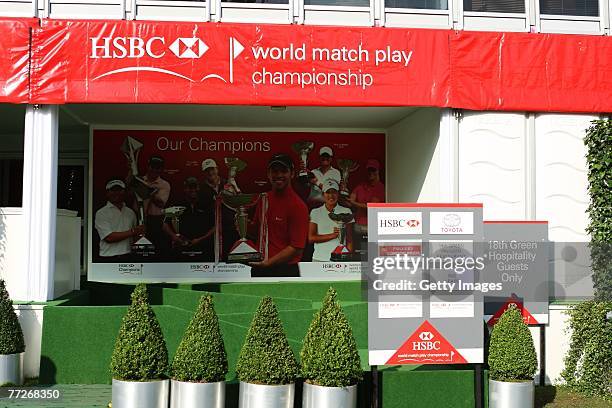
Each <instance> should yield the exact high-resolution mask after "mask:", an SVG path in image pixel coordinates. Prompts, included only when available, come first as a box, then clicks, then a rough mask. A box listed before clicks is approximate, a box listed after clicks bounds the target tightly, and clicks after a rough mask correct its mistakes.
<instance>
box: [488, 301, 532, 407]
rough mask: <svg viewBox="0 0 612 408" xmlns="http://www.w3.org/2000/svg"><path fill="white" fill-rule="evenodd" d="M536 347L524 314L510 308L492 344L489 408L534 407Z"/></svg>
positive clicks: (499, 325) (494, 334) (490, 346)
mask: <svg viewBox="0 0 612 408" xmlns="http://www.w3.org/2000/svg"><path fill="white" fill-rule="evenodd" d="M537 366H538V362H537V358H536V352H535V347H534V346H533V339H532V337H531V333H530V332H529V328H528V327H527V325H526V324H525V322H523V317H522V315H521V312H520V311H519V309H518V308H517V307H516V306H515V305H511V306H510V307H509V308H508V309H507V310H506V311H505V312H504V314H503V315H502V317H501V318H500V319H499V321H498V322H497V323H496V324H495V326H493V332H492V333H491V340H490V345H489V407H490V408H533V404H534V400H533V398H534V388H535V387H534V382H533V376H534V375H535V373H536V369H537Z"/></svg>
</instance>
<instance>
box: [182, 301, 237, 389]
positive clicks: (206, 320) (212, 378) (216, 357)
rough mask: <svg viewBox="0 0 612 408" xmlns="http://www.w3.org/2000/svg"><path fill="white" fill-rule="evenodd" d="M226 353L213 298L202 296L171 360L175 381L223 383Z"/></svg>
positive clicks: (225, 372)
mask: <svg viewBox="0 0 612 408" xmlns="http://www.w3.org/2000/svg"><path fill="white" fill-rule="evenodd" d="M226 374H227V354H226V352H225V345H224V344H223V335H222V334H221V329H220V328H219V319H218V317H217V314H216V313H215V308H214V305H213V298H212V296H210V295H206V296H202V297H201V298H200V303H199V304H198V308H197V309H196V312H195V314H194V315H193V318H192V319H191V322H190V323H189V326H187V330H186V331H185V335H184V336H183V339H182V340H181V343H180V344H179V347H178V349H177V351H176V355H175V356H174V360H173V361H172V378H174V379H175V380H178V381H192V382H217V381H225V375H226Z"/></svg>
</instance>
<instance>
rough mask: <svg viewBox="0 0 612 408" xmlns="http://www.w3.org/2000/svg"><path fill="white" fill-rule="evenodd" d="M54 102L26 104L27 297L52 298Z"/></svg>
mask: <svg viewBox="0 0 612 408" xmlns="http://www.w3.org/2000/svg"><path fill="white" fill-rule="evenodd" d="M57 149H58V107H57V105H40V106H39V105H28V106H27V107H26V116H25V132H24V157H23V159H24V160H23V162H24V165H23V217H24V227H25V228H24V229H25V237H26V239H25V242H24V245H25V251H24V255H25V259H24V263H25V269H26V277H25V278H26V280H27V299H23V300H29V301H38V302H44V301H47V300H51V299H53V276H54V273H55V239H56V237H55V223H56V218H57V155H58V153H57Z"/></svg>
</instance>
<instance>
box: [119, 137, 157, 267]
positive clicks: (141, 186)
mask: <svg viewBox="0 0 612 408" xmlns="http://www.w3.org/2000/svg"><path fill="white" fill-rule="evenodd" d="M143 146H144V145H143V144H142V143H141V142H140V141H139V140H137V139H134V138H133V137H131V136H128V137H126V138H125V140H124V141H123V144H122V145H121V152H123V154H124V155H125V157H126V159H127V161H128V164H129V166H130V177H129V178H128V188H130V189H131V190H132V191H133V192H134V196H135V197H136V202H137V204H138V212H137V217H138V221H139V223H140V224H142V225H144V224H145V220H146V217H145V211H144V200H146V199H147V198H149V197H150V196H151V195H152V194H154V193H155V191H156V189H154V188H151V187H150V186H149V185H148V184H147V183H146V182H145V181H144V180H143V179H142V178H141V177H140V176H139V175H138V156H139V155H140V150H141V149H142V148H143ZM132 252H134V253H137V254H139V255H142V256H149V255H153V254H154V253H155V245H153V243H152V242H151V241H150V240H149V239H147V238H146V237H145V236H142V237H140V239H138V240H137V241H136V242H134V243H133V244H132Z"/></svg>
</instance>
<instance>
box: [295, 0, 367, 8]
mask: <svg viewBox="0 0 612 408" xmlns="http://www.w3.org/2000/svg"><path fill="white" fill-rule="evenodd" d="M304 5H306V6H337V7H355V6H357V7H370V0H304Z"/></svg>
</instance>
